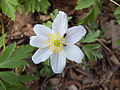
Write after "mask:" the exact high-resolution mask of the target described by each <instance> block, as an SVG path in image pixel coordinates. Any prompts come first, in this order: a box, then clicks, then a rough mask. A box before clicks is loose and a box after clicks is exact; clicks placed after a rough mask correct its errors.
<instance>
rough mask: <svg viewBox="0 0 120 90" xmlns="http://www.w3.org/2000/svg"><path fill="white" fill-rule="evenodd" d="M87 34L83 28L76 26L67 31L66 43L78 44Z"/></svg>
mask: <svg viewBox="0 0 120 90" xmlns="http://www.w3.org/2000/svg"><path fill="white" fill-rule="evenodd" d="M85 34H86V29H85V28H84V27H83V26H82V25H79V26H74V27H71V28H69V29H68V30H67V33H66V42H67V43H73V44H74V43H76V42H78V41H79V40H81V38H82V37H83V36H85Z"/></svg>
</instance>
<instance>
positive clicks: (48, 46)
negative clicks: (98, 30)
mask: <svg viewBox="0 0 120 90" xmlns="http://www.w3.org/2000/svg"><path fill="white" fill-rule="evenodd" d="M34 32H35V34H36V36H32V37H31V38H30V45H31V46H35V47H38V48H39V49H38V50H37V51H36V52H35V54H34V55H33V56H32V61H33V62H34V63H35V64H39V63H41V62H43V61H45V60H46V59H48V58H49V57H50V62H51V66H52V70H53V72H54V73H61V72H62V71H63V69H64V67H65V65H66V58H68V59H69V60H71V61H75V62H76V63H81V62H82V59H83V57H84V54H83V52H82V51H81V50H80V48H79V47H77V46H76V45H74V44H75V43H76V42H78V41H79V40H80V39H81V38H82V37H83V36H84V35H85V34H86V29H85V28H84V27H83V26H81V25H79V26H74V27H71V28H69V29H68V21H67V15H66V13H64V12H62V11H59V14H57V16H56V18H55V20H54V21H53V24H52V30H51V29H50V28H49V27H46V26H44V25H41V24H37V25H35V26H34Z"/></svg>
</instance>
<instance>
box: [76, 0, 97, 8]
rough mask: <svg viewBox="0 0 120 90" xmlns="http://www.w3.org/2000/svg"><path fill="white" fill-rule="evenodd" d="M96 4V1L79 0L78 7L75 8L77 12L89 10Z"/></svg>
mask: <svg viewBox="0 0 120 90" xmlns="http://www.w3.org/2000/svg"><path fill="white" fill-rule="evenodd" d="M94 3H95V1H94V0H78V1H77V6H76V7H75V9H76V10H80V9H83V8H88V7H90V6H91V5H93V4H94Z"/></svg>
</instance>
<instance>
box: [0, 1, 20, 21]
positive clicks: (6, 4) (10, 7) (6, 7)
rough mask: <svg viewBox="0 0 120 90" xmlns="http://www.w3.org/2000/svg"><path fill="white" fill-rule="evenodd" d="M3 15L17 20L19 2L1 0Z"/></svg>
mask: <svg viewBox="0 0 120 90" xmlns="http://www.w3.org/2000/svg"><path fill="white" fill-rule="evenodd" d="M1 5H2V12H3V14H5V15H7V16H8V17H10V18H11V19H12V20H15V11H16V8H15V6H17V5H18V0H1Z"/></svg>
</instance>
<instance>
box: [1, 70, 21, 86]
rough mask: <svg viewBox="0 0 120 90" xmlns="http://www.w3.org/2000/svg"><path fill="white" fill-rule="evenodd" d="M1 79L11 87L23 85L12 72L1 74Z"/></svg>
mask: <svg viewBox="0 0 120 90" xmlns="http://www.w3.org/2000/svg"><path fill="white" fill-rule="evenodd" d="M0 78H1V79H2V80H4V81H5V82H7V83H9V84H11V85H22V84H21V83H20V82H19V78H18V76H17V75H16V74H14V73H13V72H11V71H4V72H0Z"/></svg>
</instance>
